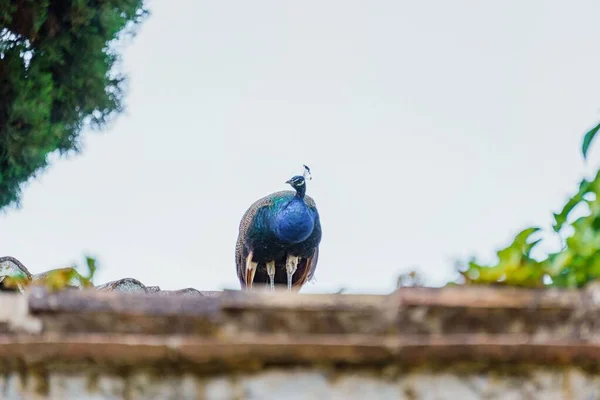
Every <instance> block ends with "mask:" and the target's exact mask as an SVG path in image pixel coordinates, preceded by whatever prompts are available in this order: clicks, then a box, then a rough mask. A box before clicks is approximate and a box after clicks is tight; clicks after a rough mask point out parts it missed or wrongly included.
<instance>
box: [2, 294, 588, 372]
mask: <svg viewBox="0 0 600 400" xmlns="http://www.w3.org/2000/svg"><path fill="white" fill-rule="evenodd" d="M597 290H598V289H597V288H595V287H590V288H589V289H588V290H584V291H568V290H525V289H500V288H488V287H448V288H442V289H434V288H403V289H402V290H399V291H398V292H396V293H392V294H390V295H382V296H375V295H303V294H296V293H285V292H284V293H268V292H238V291H226V292H222V293H219V294H215V293H213V295H211V296H185V295H175V296H156V295H155V294H151V293H122V292H102V291H97V290H94V289H88V290H66V291H61V292H57V293H49V292H47V291H45V290H44V289H42V288H41V287H31V288H30V289H28V290H27V291H26V292H25V295H21V294H8V293H5V294H0V304H5V305H9V304H10V305H11V306H10V309H7V308H5V309H4V310H3V311H2V313H0V327H2V329H1V330H0V360H8V359H11V358H15V357H16V358H19V359H22V360H24V361H27V362H36V363H40V362H42V363H46V362H50V361H52V362H54V361H56V360H61V361H69V362H76V361H82V360H95V361H98V362H100V361H103V362H110V363H113V364H128V365H130V364H140V363H141V364H160V363H162V362H172V361H174V360H178V361H181V362H184V363H189V364H193V365H196V366H199V365H202V364H209V363H219V364H222V365H231V364H236V363H252V362H254V363H256V362H258V363H260V364H261V365H269V364H282V363H283V364H298V365H299V364H311V363H313V364H318V363H323V362H325V363H336V364H354V365H365V364H390V363H392V364H404V365H409V366H410V365H412V366H414V365H417V364H423V363H431V362H434V363H453V362H463V361H482V360H485V361H490V362H494V361H496V362H527V363H532V362H533V363H554V364H565V363H590V362H597V361H600V302H598V301H597V298H598V293H597Z"/></svg>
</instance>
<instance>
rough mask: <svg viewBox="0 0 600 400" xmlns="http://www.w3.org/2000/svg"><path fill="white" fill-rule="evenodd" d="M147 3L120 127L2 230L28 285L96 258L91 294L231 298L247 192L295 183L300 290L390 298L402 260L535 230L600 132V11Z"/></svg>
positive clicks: (30, 199)
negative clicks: (299, 205)
mask: <svg viewBox="0 0 600 400" xmlns="http://www.w3.org/2000/svg"><path fill="white" fill-rule="evenodd" d="M176 3H177V6H174V3H173V2H172V1H167V0H154V1H152V2H150V3H149V6H150V9H151V12H152V16H151V17H150V18H149V19H148V20H147V21H146V23H145V24H144V25H143V26H142V28H141V30H140V32H139V35H138V36H137V37H136V38H135V39H134V40H133V42H132V43H131V44H130V45H128V46H127V47H126V51H125V52H124V68H125V70H126V72H127V73H128V74H129V77H130V81H129V91H128V95H127V97H126V100H125V101H126V105H127V113H126V114H124V115H122V116H121V117H119V118H118V119H117V120H116V121H115V123H114V124H111V125H110V126H109V127H108V129H106V130H105V131H104V132H103V133H100V134H99V133H93V132H86V133H85V135H84V144H85V147H84V151H83V152H82V153H81V154H80V155H77V156H74V157H69V158H67V159H64V158H63V159H60V160H59V159H57V158H54V159H55V161H53V162H52V165H51V167H50V168H49V169H48V170H47V171H45V172H44V173H43V174H41V175H40V177H38V178H37V179H35V180H32V181H31V183H30V184H28V185H27V186H26V187H25V188H24V196H23V202H22V205H23V207H22V209H21V210H15V209H9V210H7V212H6V213H5V215H3V216H2V217H1V226H2V228H1V229H0V243H1V244H2V254H3V255H12V256H14V257H17V258H18V259H20V260H21V261H23V263H25V265H27V266H28V267H29V269H30V270H31V271H32V272H40V271H42V270H46V269H49V268H56V267H61V266H65V265H66V264H69V263H71V262H74V261H78V262H83V255H84V252H91V253H92V254H94V255H97V256H98V259H99V262H100V267H101V270H100V271H99V273H98V279H97V283H103V282H106V281H108V280H113V279H118V278H121V277H135V278H137V279H139V280H141V281H142V282H143V283H145V284H147V285H160V286H161V287H162V288H163V289H173V288H182V287H190V286H191V287H195V288H198V289H204V290H213V289H222V288H238V287H239V286H238V281H237V277H236V274H235V268H234V259H233V254H234V246H235V240H236V236H237V227H238V223H239V219H240V217H241V215H242V214H243V213H244V211H245V210H246V208H247V207H248V206H249V205H250V204H251V203H252V202H253V201H254V200H256V199H257V198H258V197H261V196H263V195H265V194H267V193H270V192H274V191H277V190H281V189H284V188H286V185H285V184H284V183H283V182H285V181H286V180H287V179H289V178H290V177H291V176H292V175H295V174H298V173H301V172H302V164H307V165H309V166H310V167H311V169H312V171H313V177H314V179H313V180H312V181H311V182H309V186H308V193H309V194H310V195H311V196H313V197H314V198H315V200H316V201H317V205H318V207H319V210H320V213H321V219H322V225H323V240H322V243H321V253H320V259H319V265H318V268H317V273H316V278H317V282H316V283H315V284H309V285H308V286H307V287H306V289H304V290H303V292H326V291H333V290H338V289H339V288H342V287H344V288H347V289H349V290H350V291H352V292H388V291H390V290H392V289H393V287H394V284H395V278H396V276H397V275H398V273H400V272H403V271H405V270H407V269H408V268H411V267H418V268H419V270H420V271H422V272H423V273H425V274H426V275H427V276H428V278H430V283H432V284H441V283H444V282H445V281H446V280H448V279H451V278H452V277H453V260H454V259H455V258H456V257H467V256H469V255H471V254H477V255H480V256H481V257H483V258H484V259H493V258H492V257H493V255H494V251H495V250H497V249H498V248H499V247H501V246H504V245H506V244H507V243H508V241H509V240H510V239H511V237H512V236H514V234H515V233H516V232H517V231H519V230H520V229H522V228H525V227H527V226H529V225H531V224H536V225H542V226H544V227H547V228H549V227H550V224H551V218H552V215H551V212H552V211H557V210H558V209H559V208H560V207H561V206H562V204H563V203H564V201H565V200H566V198H567V196H568V195H569V194H571V193H572V192H574V191H575V190H576V186H577V183H578V182H579V180H580V179H581V177H582V176H583V175H584V174H590V173H591V172H593V171H594V170H595V169H596V168H597V167H598V165H599V164H600V163H599V161H600V157H599V155H600V150H599V149H598V147H600V144H597V146H595V147H594V149H593V151H592V154H591V159H590V161H589V162H588V164H587V165H585V164H584V162H583V160H582V158H581V154H580V144H581V139H582V135H583V134H584V132H585V131H586V130H587V129H588V128H590V127H591V126H592V125H593V124H595V123H596V121H597V120H598V119H600V112H599V111H600V79H599V76H600V75H599V71H600V51H598V37H599V36H598V33H599V30H598V21H597V16H598V15H600V2H598V1H597V0H589V1H571V2H565V1H549V0H537V1H533V0H532V1H527V2H523V1H515V0H510V1H504V2H481V1H466V0H454V1H451V2H449V1H445V0H437V1H422V2H409V1H391V0H390V1H373V0H370V1H351V0H343V1H342V0H339V1H327V2H323V1H312V0H311V1H302V2H300V1H283V0H282V1H270V2H266V1H252V2H249V1H230V2H225V1H219V2H215V1H200V0H178V1H177V2H176Z"/></svg>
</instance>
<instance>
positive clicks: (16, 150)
mask: <svg viewBox="0 0 600 400" xmlns="http://www.w3.org/2000/svg"><path fill="white" fill-rule="evenodd" d="M143 3H144V1H143V0H0V208H2V207H5V206H7V205H9V204H18V202H19V198H20V187H21V185H22V184H23V183H24V182H26V181H27V180H28V179H29V178H30V177H32V176H34V175H35V174H36V173H38V172H39V171H41V170H42V169H43V168H44V167H46V165H47V157H48V155H49V154H50V153H52V152H54V151H57V150H58V151H59V152H60V153H65V152H69V151H78V148H79V146H78V137H79V135H80V133H81V131H82V129H83V128H85V127H96V128H99V127H102V126H103V125H104V124H105V123H106V122H107V121H108V119H109V118H110V117H112V116H114V115H116V114H118V113H119V112H120V111H122V98H123V83H124V76H123V75H122V74H120V73H119V72H118V71H117V70H116V62H117V61H118V58H119V56H118V54H117V52H116V51H115V49H114V46H113V44H114V42H115V41H116V40H117V39H119V38H121V37H122V36H123V35H125V34H133V33H134V32H135V28H136V27H137V26H139V24H140V22H141V21H142V20H143V19H144V18H145V17H146V15H147V10H146V9H145V7H144V4H143Z"/></svg>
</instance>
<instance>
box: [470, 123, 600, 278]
mask: <svg viewBox="0 0 600 400" xmlns="http://www.w3.org/2000/svg"><path fill="white" fill-rule="evenodd" d="M598 130H600V124H599V125H597V126H596V127H594V128H593V129H592V130H590V131H589V132H587V133H586V134H585V136H584V139H583V145H582V154H583V156H584V158H585V157H586V156H587V152H588V149H589V146H590V144H591V143H592V141H593V139H594V136H595V135H596V133H597V132H598ZM576 207H583V208H585V209H586V210H587V213H586V215H584V216H582V217H579V218H577V219H575V220H572V219H573V218H570V216H571V213H572V211H573V210H574V209H575V208H576ZM539 230H540V229H539V228H537V227H532V228H527V229H525V230H523V231H521V232H519V233H518V234H517V235H516V236H515V238H514V240H513V241H512V243H511V244H510V245H509V246H507V247H506V248H504V249H501V250H500V251H498V253H497V261H496V263H495V264H493V265H483V264H479V263H478V262H477V261H476V260H475V259H471V260H470V261H468V262H467V263H466V265H463V266H461V267H460V268H459V272H460V274H461V282H460V283H462V284H493V285H510V286H523V287H545V286H550V287H552V286H553V287H570V288H576V287H582V286H585V285H586V284H587V283H589V282H591V281H594V280H597V279H599V278H600V170H599V171H598V172H597V174H596V176H595V177H594V178H593V179H592V180H587V179H583V180H582V181H581V182H580V184H579V190H578V191H577V193H575V194H574V195H573V196H572V197H571V198H569V200H568V201H567V202H566V204H565V205H564V206H563V207H562V209H561V211H560V212H559V213H555V214H554V224H553V226H552V231H553V232H554V233H555V234H557V235H560V237H561V238H562V239H563V240H564V246H563V247H562V249H561V250H560V251H557V252H555V253H551V254H548V255H547V256H546V257H544V258H542V259H540V260H536V259H533V258H532V257H531V251H532V250H533V249H534V248H535V247H536V246H537V245H538V244H539V243H540V239H537V240H536V239H535V235H536V234H537V233H538V232H539Z"/></svg>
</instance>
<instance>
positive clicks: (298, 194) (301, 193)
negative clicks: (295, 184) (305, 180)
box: [296, 185, 306, 199]
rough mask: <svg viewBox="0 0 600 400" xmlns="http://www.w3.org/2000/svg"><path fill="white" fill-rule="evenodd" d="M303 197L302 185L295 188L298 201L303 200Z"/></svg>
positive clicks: (304, 191) (304, 192)
mask: <svg viewBox="0 0 600 400" xmlns="http://www.w3.org/2000/svg"><path fill="white" fill-rule="evenodd" d="M305 195H306V185H302V186H300V187H299V188H296V197H299V198H300V199H304V196H305Z"/></svg>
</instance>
